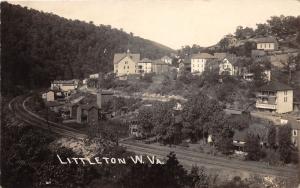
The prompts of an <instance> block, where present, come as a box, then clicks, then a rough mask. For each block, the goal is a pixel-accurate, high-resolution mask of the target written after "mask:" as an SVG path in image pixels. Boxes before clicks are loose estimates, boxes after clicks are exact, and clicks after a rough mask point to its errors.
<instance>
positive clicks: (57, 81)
mask: <svg viewBox="0 0 300 188" xmlns="http://www.w3.org/2000/svg"><path fill="white" fill-rule="evenodd" d="M52 83H53V84H76V80H54V81H53V82H52Z"/></svg>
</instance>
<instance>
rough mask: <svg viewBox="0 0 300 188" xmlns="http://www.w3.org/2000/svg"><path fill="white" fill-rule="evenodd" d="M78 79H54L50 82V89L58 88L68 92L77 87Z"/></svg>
mask: <svg viewBox="0 0 300 188" xmlns="http://www.w3.org/2000/svg"><path fill="white" fill-rule="evenodd" d="M78 83H79V80H76V79H73V80H54V81H53V82H51V90H54V89H59V90H61V91H63V92H70V91H72V90H75V89H77V87H78Z"/></svg>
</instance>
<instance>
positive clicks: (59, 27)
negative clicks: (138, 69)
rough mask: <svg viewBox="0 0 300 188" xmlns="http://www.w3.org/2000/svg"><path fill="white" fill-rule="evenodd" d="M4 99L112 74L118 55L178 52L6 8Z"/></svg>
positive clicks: (48, 15) (151, 55)
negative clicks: (51, 85) (93, 75)
mask: <svg viewBox="0 0 300 188" xmlns="http://www.w3.org/2000/svg"><path fill="white" fill-rule="evenodd" d="M1 22H2V24H1V33H2V35H1V36H2V37H1V40H2V41H1V43H2V44H1V45H2V81H3V82H2V83H3V84H2V86H3V90H2V92H3V94H8V93H15V92H18V91H20V90H21V91H22V90H24V89H34V88H40V87H47V86H48V85H49V82H50V80H54V79H72V78H83V77H85V76H86V75H88V74H91V73H95V72H109V71H112V69H113V64H112V59H113V54H114V53H117V52H124V51H126V50H127V49H128V48H129V49H130V51H131V52H137V53H141V57H148V58H160V57H162V56H164V55H168V54H170V53H171V52H174V50H172V49H171V48H168V47H166V46H164V45H161V44H158V43H156V42H153V41H150V40H146V39H143V38H141V37H136V36H134V35H133V34H132V33H126V32H123V31H122V30H118V29H115V28H112V27H111V26H109V25H100V26H96V25H94V24H93V23H92V22H90V23H86V22H83V21H79V20H70V19H65V18H62V17H59V16H57V15H54V14H52V13H44V12H39V11H37V10H33V9H28V8H26V7H21V6H18V5H11V4H9V3H7V2H2V3H1Z"/></svg>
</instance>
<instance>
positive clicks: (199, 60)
mask: <svg viewBox="0 0 300 188" xmlns="http://www.w3.org/2000/svg"><path fill="white" fill-rule="evenodd" d="M211 59H216V57H214V56H213V55H211V54H208V53H199V54H193V55H192V58H191V72H192V73H195V74H202V73H203V72H204V70H205V66H206V63H207V61H208V60H211Z"/></svg>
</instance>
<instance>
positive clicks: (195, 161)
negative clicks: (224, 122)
mask: <svg viewBox="0 0 300 188" xmlns="http://www.w3.org/2000/svg"><path fill="white" fill-rule="evenodd" d="M27 99H28V96H19V97H16V98H14V99H13V100H12V101H11V102H10V103H9V109H10V110H11V111H12V112H13V113H14V114H15V116H16V117H17V118H18V119H19V120H20V121H22V122H24V123H28V124H30V125H33V126H36V127H39V128H42V129H45V130H49V131H52V132H54V133H57V134H59V135H62V136H67V137H74V138H81V139H84V138H86V137H87V135H86V134H84V133H82V132H80V131H78V130H76V129H72V128H70V127H66V126H64V125H61V124H57V123H54V122H47V121H46V120H45V119H43V118H41V117H39V116H37V115H36V114H34V113H32V112H30V111H29V110H28V109H27V108H26V100H27ZM120 145H121V146H124V147H126V149H127V150H128V151H132V152H135V153H137V154H145V155H151V156H153V155H154V156H157V157H158V158H160V159H164V158H166V156H167V155H168V154H169V153H170V152H171V151H174V152H175V154H176V156H177V158H178V160H179V161H180V162H181V164H182V165H183V166H184V167H185V168H187V169H190V168H191V167H192V166H195V165H197V166H205V167H208V168H215V169H225V170H233V171H241V172H249V173H253V174H260V175H265V176H277V177H284V178H292V179H295V178H296V179H297V178H298V171H297V169H294V168H290V169H289V168H286V167H272V166H266V165H263V164H258V163H255V162H253V163H252V162H243V161H238V160H234V159H226V158H221V157H215V156H211V155H207V154H203V153H199V152H193V151H188V150H182V149H179V148H169V147H162V146H154V145H148V144H143V143H135V142H130V141H126V140H124V141H120Z"/></svg>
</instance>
